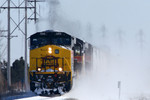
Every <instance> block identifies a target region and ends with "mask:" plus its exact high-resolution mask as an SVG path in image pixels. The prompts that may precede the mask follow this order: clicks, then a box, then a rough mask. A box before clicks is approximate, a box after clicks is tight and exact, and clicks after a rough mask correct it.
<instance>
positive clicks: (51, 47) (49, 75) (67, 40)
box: [29, 30, 93, 95]
mask: <svg viewBox="0 0 150 100" xmlns="http://www.w3.org/2000/svg"><path fill="white" fill-rule="evenodd" d="M92 49H93V48H92V45H90V44H88V43H85V42H84V41H82V40H80V39H78V38H75V37H73V36H71V35H69V34H67V33H64V32H57V31H51V30H49V31H43V32H37V33H35V34H33V35H31V36H30V68H29V76H30V77H29V80H30V90H31V91H33V92H36V93H37V94H46V95H50V94H63V93H64V92H68V91H70V90H71V88H72V85H73V76H75V75H79V73H81V72H82V71H83V70H84V71H85V69H86V66H90V65H91V64H92Z"/></svg>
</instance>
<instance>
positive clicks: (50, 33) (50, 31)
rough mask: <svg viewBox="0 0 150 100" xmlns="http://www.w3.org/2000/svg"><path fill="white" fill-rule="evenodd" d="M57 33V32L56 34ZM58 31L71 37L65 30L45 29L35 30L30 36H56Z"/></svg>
mask: <svg viewBox="0 0 150 100" xmlns="http://www.w3.org/2000/svg"><path fill="white" fill-rule="evenodd" d="M56 33H58V34H56ZM59 33H61V36H67V37H69V36H70V37H71V35H69V34H67V33H65V32H60V31H53V30H46V31H42V32H37V33H35V34H33V35H31V36H30V37H36V36H41V35H46V36H56V35H59Z"/></svg>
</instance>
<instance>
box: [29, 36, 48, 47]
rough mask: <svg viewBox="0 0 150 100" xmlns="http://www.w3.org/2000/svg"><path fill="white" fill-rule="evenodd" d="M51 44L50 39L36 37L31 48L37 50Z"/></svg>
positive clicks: (32, 40)
mask: <svg viewBox="0 0 150 100" xmlns="http://www.w3.org/2000/svg"><path fill="white" fill-rule="evenodd" d="M48 44H49V40H48V37H34V38H32V39H31V48H30V49H35V48H39V47H42V46H45V45H48Z"/></svg>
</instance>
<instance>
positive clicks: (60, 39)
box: [30, 33, 71, 50]
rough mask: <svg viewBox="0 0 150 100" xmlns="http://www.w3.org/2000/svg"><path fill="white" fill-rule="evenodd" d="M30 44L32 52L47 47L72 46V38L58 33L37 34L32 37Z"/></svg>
mask: <svg viewBox="0 0 150 100" xmlns="http://www.w3.org/2000/svg"><path fill="white" fill-rule="evenodd" d="M30 42H31V43H30V44H31V46H30V49H31V50H32V49H35V48H39V47H42V46H45V45H61V46H71V36H69V35H66V34H57V33H44V34H43V33H42V34H41V33H40V34H38V33H36V34H34V36H32V37H31V39H30Z"/></svg>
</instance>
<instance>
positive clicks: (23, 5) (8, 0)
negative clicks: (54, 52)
mask: <svg viewBox="0 0 150 100" xmlns="http://www.w3.org/2000/svg"><path fill="white" fill-rule="evenodd" d="M43 1H45V0H22V2H20V1H18V5H16V4H15V3H14V2H13V1H12V0H5V1H4V3H3V4H2V6H1V7H0V11H1V9H4V10H5V9H7V10H8V16H7V20H8V27H7V28H8V30H7V32H8V35H7V36H2V37H7V46H8V47H7V48H8V49H7V62H8V64H7V81H8V88H10V86H11V68H10V42H11V41H10V39H11V38H12V37H14V36H11V35H12V34H13V33H14V32H15V30H16V29H19V31H21V33H23V34H24V35H25V87H26V91H28V90H29V88H28V87H29V84H28V67H27V20H29V19H32V20H34V21H35V23H36V22H37V14H38V13H37V12H36V8H37V7H36V5H37V2H43ZM6 4H7V6H6ZM28 4H29V5H28ZM12 9H18V10H20V9H22V10H24V14H25V16H24V17H23V18H22V20H21V21H20V17H19V18H18V19H19V22H18V23H17V22H16V21H15V20H14V19H13V18H12V17H11V13H10V12H11V10H12ZM27 9H30V10H32V9H33V10H34V12H33V13H32V14H31V15H30V17H28V15H27V14H28V10H27ZM18 13H19V15H18V16H20V11H19V12H18ZM10 21H12V22H13V23H14V24H15V25H16V27H15V28H14V29H13V30H12V31H11V22H10ZM23 22H24V30H23V29H22V28H20V25H21V24H22V23H23Z"/></svg>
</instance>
